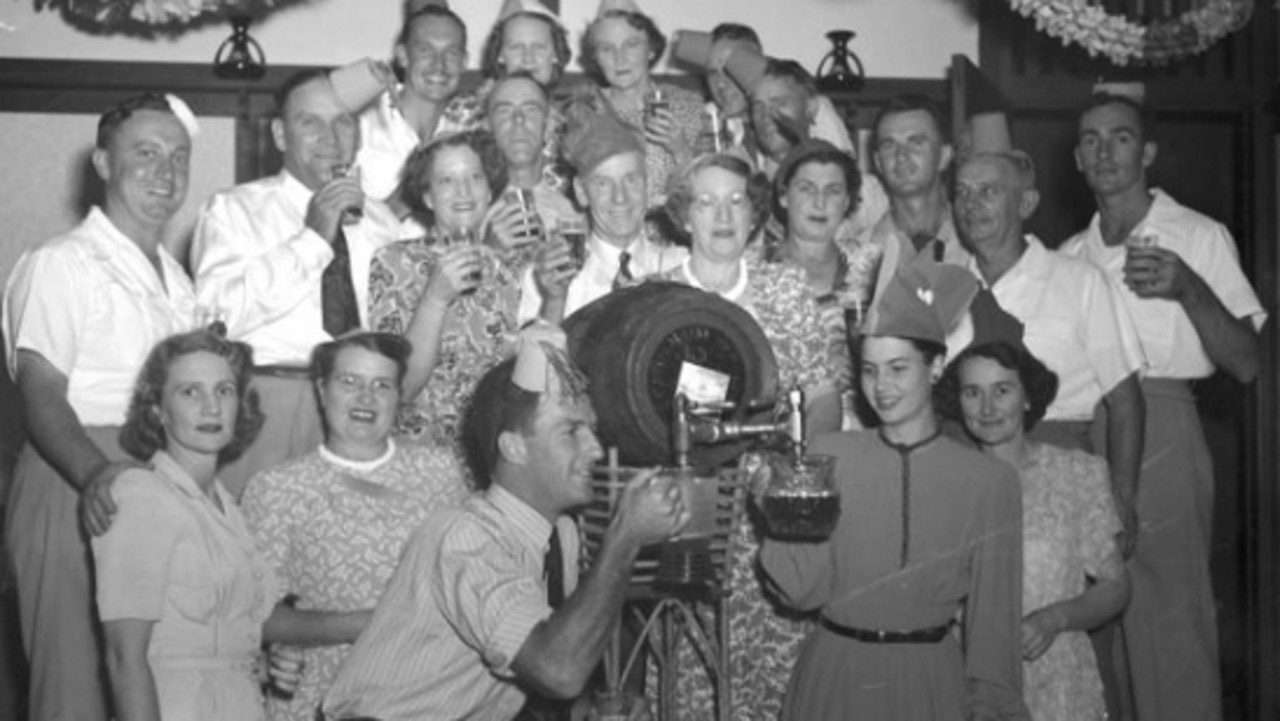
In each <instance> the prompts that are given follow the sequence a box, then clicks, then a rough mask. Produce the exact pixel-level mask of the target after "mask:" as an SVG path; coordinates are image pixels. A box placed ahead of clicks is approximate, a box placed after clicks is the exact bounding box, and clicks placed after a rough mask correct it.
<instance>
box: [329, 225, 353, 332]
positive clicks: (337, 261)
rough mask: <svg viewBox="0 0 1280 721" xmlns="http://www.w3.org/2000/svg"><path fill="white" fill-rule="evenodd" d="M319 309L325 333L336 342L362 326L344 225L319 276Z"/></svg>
mask: <svg viewBox="0 0 1280 721" xmlns="http://www.w3.org/2000/svg"><path fill="white" fill-rule="evenodd" d="M320 309H321V312H322V313H323V318H324V330H325V332H326V333H328V334H329V335H331V336H333V337H335V338H337V337H338V336H340V335H342V334H343V333H346V332H347V331H349V330H351V329H352V328H358V327H359V326H360V310H359V309H358V308H357V307H356V289H355V286H354V285H352V283H351V253H350V252H349V251H348V250H347V235H346V233H344V232H343V231H342V226H341V225H339V226H338V236H337V237H336V238H334V239H333V260H331V261H329V265H327V266H325V269H324V274H323V275H321V276H320Z"/></svg>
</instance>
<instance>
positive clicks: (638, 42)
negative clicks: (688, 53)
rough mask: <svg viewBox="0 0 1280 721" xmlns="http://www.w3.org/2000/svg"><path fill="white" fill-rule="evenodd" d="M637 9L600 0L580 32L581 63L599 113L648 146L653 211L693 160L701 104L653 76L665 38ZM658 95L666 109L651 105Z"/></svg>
mask: <svg viewBox="0 0 1280 721" xmlns="http://www.w3.org/2000/svg"><path fill="white" fill-rule="evenodd" d="M627 6H629V7H630V8H632V9H624V8H626V7H627ZM634 8H635V4H634V3H630V2H626V3H614V2H611V0H602V2H601V4H600V12H599V14H598V15H597V16H596V18H595V20H593V21H592V22H591V24H590V25H588V26H587V29H586V31H585V32H583V33H582V51H581V52H580V53H579V60H580V62H581V63H582V67H583V69H584V70H585V71H586V73H587V75H589V76H590V77H591V78H592V79H593V80H595V82H596V84H597V86H598V91H599V98H598V100H599V101H602V102H598V103H597V104H598V105H600V106H602V107H600V108H599V109H600V110H601V111H604V112H611V113H613V114H615V115H616V116H617V117H618V119H619V120H621V121H622V122H623V123H624V124H626V125H627V126H629V127H631V128H632V129H634V130H635V132H636V133H637V135H638V136H639V137H640V138H641V140H643V141H644V144H645V153H644V155H645V170H646V172H647V174H648V179H649V206H650V207H654V206H659V205H661V204H662V203H663V201H664V199H665V198H666V192H667V184H668V179H669V178H670V177H671V175H672V174H673V173H674V172H675V171H676V169H677V168H680V167H681V166H682V165H684V164H685V163H687V162H688V161H689V160H690V159H691V158H692V157H693V154H694V146H695V143H696V141H697V138H698V133H699V132H701V130H702V122H703V121H702V112H703V101H702V96H701V95H699V94H698V93H695V92H692V91H690V90H685V89H684V88H682V87H680V86H678V85H671V84H668V83H656V82H654V81H653V80H652V79H651V78H650V77H649V72H650V71H651V70H652V69H653V66H655V65H657V64H658V60H660V59H661V58H662V53H663V52H664V51H665V50H666V48H667V39H666V38H665V37H663V35H662V33H661V32H659V31H658V26H657V25H655V24H654V22H653V18H650V17H649V16H648V15H645V14H644V13H642V12H639V11H638V10H635V9H634ZM655 92H658V93H661V95H662V98H663V99H664V101H665V106H664V105H663V104H662V103H659V104H657V105H655V104H654V103H653V102H652V101H653V98H654V94H655Z"/></svg>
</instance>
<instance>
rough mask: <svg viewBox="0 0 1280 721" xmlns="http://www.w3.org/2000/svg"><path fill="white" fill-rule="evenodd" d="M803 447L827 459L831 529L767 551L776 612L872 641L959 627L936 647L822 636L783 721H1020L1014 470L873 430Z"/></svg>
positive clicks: (809, 646) (944, 442) (804, 664)
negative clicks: (835, 510)
mask: <svg viewBox="0 0 1280 721" xmlns="http://www.w3.org/2000/svg"><path fill="white" fill-rule="evenodd" d="M809 447H810V452H811V453H814V454H820V455H831V456H835V458H836V467H835V480H836V488H837V489H838V490H839V491H840V494H841V498H840V507H841V508H840V520H839V523H838V525H837V527H836V530H835V532H834V533H833V534H832V536H831V538H830V539H828V540H827V541H823V542H821V543H785V542H780V541H776V540H773V539H771V538H767V539H766V540H765V542H764V544H763V547H762V548H761V551H760V564H761V566H762V567H763V570H764V572H765V573H766V574H767V575H768V577H769V578H770V579H771V580H772V582H773V584H774V587H776V588H777V589H778V591H779V593H780V594H781V595H782V597H783V598H784V600H785V602H786V603H787V604H788V605H789V606H791V607H793V608H797V609H802V610H818V611H820V612H821V614H822V615H823V616H824V617H825V618H826V619H828V620H829V621H831V622H834V623H836V624H839V625H841V626H845V627H852V628H859V629H864V630H872V631H875V630H889V631H919V630H924V629H930V628H935V627H938V626H945V625H947V624H950V623H951V622H952V621H953V620H955V619H956V618H957V617H959V618H961V619H962V624H961V626H960V629H961V632H960V633H951V634H948V635H947V636H946V637H944V638H943V639H942V640H941V641H939V642H937V643H864V642H862V641H857V640H854V639H852V638H846V637H844V636H841V635H837V634H836V633H833V632H832V631H830V630H828V629H827V628H826V627H825V626H819V627H818V628H817V629H816V630H814V632H813V633H812V634H811V635H810V637H809V638H808V640H806V641H805V643H804V647H803V649H802V651H801V655H800V659H799V660H798V661H797V663H796V667H795V673H794V675H793V676H792V678H791V682H790V685H789V688H788V689H787V698H786V703H785V705H784V707H783V712H782V718H784V719H788V720H795V721H846V720H847V719H858V721H996V720H1000V721H1013V720H1015V719H1016V720H1023V719H1029V718H1030V717H1029V716H1028V715H1027V711H1026V708H1025V706H1024V704H1023V700H1022V694H1021V688H1020V687H1021V681H1022V674H1021V666H1022V664H1021V662H1020V656H1021V654H1020V647H1019V637H1020V633H1021V614H1020V612H1019V611H1020V604H1019V600H1020V599H1019V596H1020V595H1021V589H1022V553H1021V550H1022V543H1021V540H1022V538H1021V535H1022V534H1021V530H1022V524H1021V521H1022V513H1021V503H1020V500H1019V492H1018V481H1017V478H1016V476H1015V474H1014V471H1013V469H1012V468H1010V467H1008V466H1007V465H1005V464H1003V463H1001V462H999V461H996V460H994V459H991V458H989V457H986V456H984V455H982V454H981V453H979V452H977V451H974V450H972V449H968V448H965V447H963V446H961V445H960V444H958V443H956V442H955V441H953V440H951V439H949V438H946V437H944V436H940V435H934V436H933V437H932V438H930V439H926V440H923V441H921V442H919V443H916V444H914V445H911V446H898V445H894V444H891V443H889V442H888V441H886V440H885V439H884V438H883V437H882V436H881V435H880V434H879V433H878V432H875V431H864V432H855V433H848V432H846V433H837V434H830V435H825V436H819V437H818V438H815V439H814V440H813V441H812V442H811V443H810V444H809Z"/></svg>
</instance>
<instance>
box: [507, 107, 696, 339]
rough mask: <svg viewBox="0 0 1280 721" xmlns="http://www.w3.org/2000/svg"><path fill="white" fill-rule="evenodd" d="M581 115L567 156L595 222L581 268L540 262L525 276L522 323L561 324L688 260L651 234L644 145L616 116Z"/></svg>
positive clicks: (581, 198) (578, 190)
mask: <svg viewBox="0 0 1280 721" xmlns="http://www.w3.org/2000/svg"><path fill="white" fill-rule="evenodd" d="M581 111H582V114H581V115H579V116H578V117H577V118H575V119H574V120H573V121H572V122H571V124H570V127H569V133H568V136H567V137H566V139H565V152H566V155H567V156H568V158H569V162H570V163H572V164H573V166H574V169H575V170H576V171H577V177H576V178H574V181H573V191H574V195H575V196H576V197H577V199H578V203H579V205H583V206H586V208H587V213H588V216H589V218H590V233H589V234H588V236H587V239H586V241H585V248H584V249H583V254H584V262H583V265H582V267H581V268H579V269H576V270H575V269H574V268H566V267H564V266H563V265H553V264H548V263H539V264H538V265H537V266H536V267H534V268H531V269H530V270H529V271H528V272H526V273H525V277H524V280H523V282H522V284H521V290H520V309H519V314H518V317H519V319H520V322H521V323H524V322H526V321H528V320H530V319H532V318H535V317H541V318H542V319H544V320H547V321H549V322H552V323H559V322H560V321H561V320H563V319H564V318H565V317H566V316H568V315H570V314H571V313H573V312H574V311H576V310H577V309H578V308H581V307H582V306H584V305H586V304H588V303H590V302H591V301H593V300H596V299H597V298H600V297H602V296H604V295H606V294H607V293H609V292H610V291H612V290H613V289H614V288H616V287H619V286H621V285H624V284H626V283H629V282H630V281H632V280H634V279H638V278H642V277H644V276H646V275H650V274H653V273H660V272H662V271H665V270H668V269H670V268H674V267H675V266H677V265H679V264H680V263H682V262H683V261H684V259H685V257H686V256H687V255H688V251H687V250H685V249H684V248H682V247H678V246H673V245H669V244H667V243H664V242H661V241H658V240H654V239H652V238H650V236H649V232H648V230H647V227H646V224H645V209H646V203H647V200H646V198H647V183H648V179H647V176H646V174H645V159H644V147H643V146H642V145H641V144H640V141H639V140H637V139H636V137H635V135H634V134H633V133H632V132H631V131H630V130H628V129H627V128H625V127H623V125H622V124H621V123H620V122H619V121H618V120H616V119H615V118H614V116H613V115H612V114H611V113H607V112H600V113H595V112H591V111H589V110H586V109H585V108H584V109H581Z"/></svg>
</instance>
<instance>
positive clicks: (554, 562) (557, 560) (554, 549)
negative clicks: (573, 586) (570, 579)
mask: <svg viewBox="0 0 1280 721" xmlns="http://www.w3.org/2000/svg"><path fill="white" fill-rule="evenodd" d="M542 573H543V576H544V577H545V578H546V579H547V605H548V606H551V608H553V609H556V608H560V606H561V605H563V604H564V550H563V549H562V548H561V547H560V534H559V533H557V532H556V529H555V528H554V527H553V528H552V529H551V542H550V543H549V544H548V545H547V555H546V558H544V559H543V561H542Z"/></svg>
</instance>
